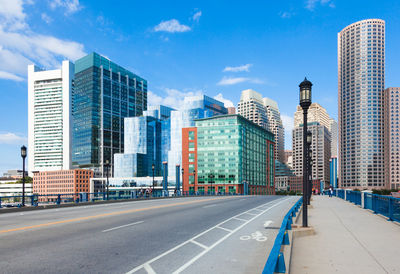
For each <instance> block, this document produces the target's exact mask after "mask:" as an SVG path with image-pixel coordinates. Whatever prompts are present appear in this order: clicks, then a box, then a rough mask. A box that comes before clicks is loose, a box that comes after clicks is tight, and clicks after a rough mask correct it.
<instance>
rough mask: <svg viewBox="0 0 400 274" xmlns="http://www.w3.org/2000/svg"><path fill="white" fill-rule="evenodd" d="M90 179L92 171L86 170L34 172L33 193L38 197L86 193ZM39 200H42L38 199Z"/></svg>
mask: <svg viewBox="0 0 400 274" xmlns="http://www.w3.org/2000/svg"><path fill="white" fill-rule="evenodd" d="M90 178H93V171H92V170H86V169H73V170H56V171H41V172H35V173H34V175H33V193H34V194H39V195H49V194H55V195H56V194H76V193H81V192H86V193H88V192H89V189H90ZM39 200H43V199H41V198H40V197H39Z"/></svg>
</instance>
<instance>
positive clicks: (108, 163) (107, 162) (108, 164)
mask: <svg viewBox="0 0 400 274" xmlns="http://www.w3.org/2000/svg"><path fill="white" fill-rule="evenodd" d="M104 166H105V167H106V176H107V200H108V198H109V192H108V186H109V184H108V168H109V167H110V162H109V161H108V160H106V163H105V165H104Z"/></svg>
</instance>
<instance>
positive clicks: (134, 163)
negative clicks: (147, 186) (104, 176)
mask: <svg viewBox="0 0 400 274" xmlns="http://www.w3.org/2000/svg"><path fill="white" fill-rule="evenodd" d="M161 130H162V126H161V121H160V120H159V119H157V118H154V117H151V116H141V117H129V118H125V128H124V131H125V136H124V137H125V144H124V145H125V152H124V153H116V154H114V160H115V169H114V171H115V173H114V177H116V178H128V177H145V176H152V172H153V171H152V165H153V164H154V166H155V169H154V175H155V176H161V175H162V161H161V145H162V144H161V137H162V134H161Z"/></svg>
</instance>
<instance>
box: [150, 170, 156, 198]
mask: <svg viewBox="0 0 400 274" xmlns="http://www.w3.org/2000/svg"><path fill="white" fill-rule="evenodd" d="M155 168H156V167H155V165H154V163H153V164H152V165H151V170H152V171H153V189H152V190H151V192H152V193H153V196H154V169H155Z"/></svg>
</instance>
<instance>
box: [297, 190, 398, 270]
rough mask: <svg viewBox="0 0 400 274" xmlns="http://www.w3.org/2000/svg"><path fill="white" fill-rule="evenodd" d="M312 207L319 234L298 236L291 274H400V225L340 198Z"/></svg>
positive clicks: (317, 200)
mask: <svg viewBox="0 0 400 274" xmlns="http://www.w3.org/2000/svg"><path fill="white" fill-rule="evenodd" d="M311 205H312V206H311V207H309V214H308V216H309V217H308V218H309V219H308V224H309V226H311V227H312V228H313V229H314V232H315V234H313V235H309V236H295V238H294V241H293V247H292V257H291V264H290V272H291V273H295V274H299V273H308V274H314V273H318V274H320V273H353V274H354V273H363V274H364V273H374V274H376V273H400V256H399V251H400V225H399V224H396V223H393V222H390V221H387V219H386V218H382V217H380V216H378V215H375V214H373V213H372V212H371V211H368V210H365V209H362V208H360V207H359V206H356V205H354V204H352V203H350V202H347V201H344V200H342V199H340V198H336V197H332V198H329V197H328V196H313V199H312V202H311ZM299 221H300V222H301V218H299Z"/></svg>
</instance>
